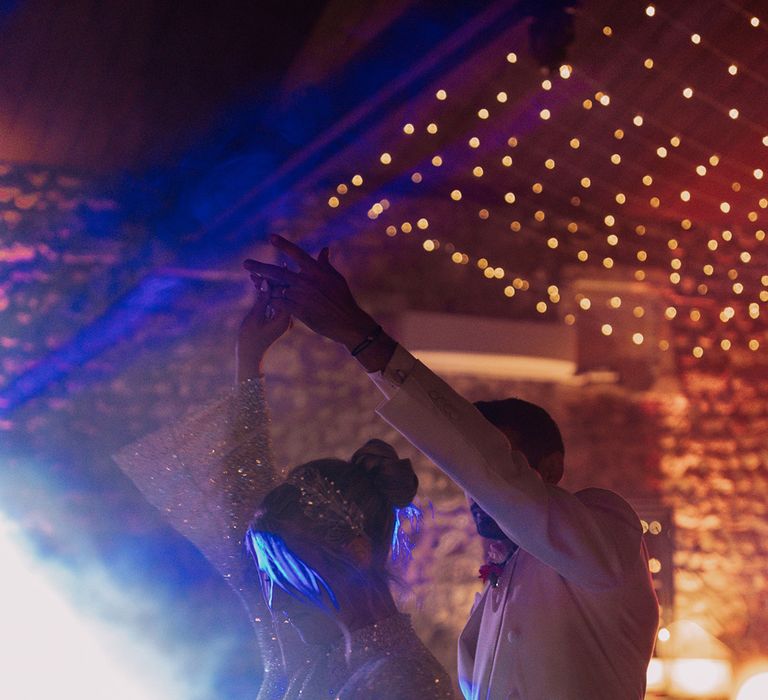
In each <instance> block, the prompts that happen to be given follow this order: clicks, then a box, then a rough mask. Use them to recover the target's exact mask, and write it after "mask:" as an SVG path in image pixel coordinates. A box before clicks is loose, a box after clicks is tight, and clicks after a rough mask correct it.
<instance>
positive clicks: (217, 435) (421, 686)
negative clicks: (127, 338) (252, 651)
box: [114, 379, 454, 700]
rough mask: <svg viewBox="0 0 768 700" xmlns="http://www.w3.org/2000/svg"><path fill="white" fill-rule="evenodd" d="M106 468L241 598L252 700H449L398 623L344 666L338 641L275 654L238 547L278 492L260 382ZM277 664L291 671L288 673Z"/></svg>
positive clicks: (442, 676) (407, 629)
mask: <svg viewBox="0 0 768 700" xmlns="http://www.w3.org/2000/svg"><path fill="white" fill-rule="evenodd" d="M114 460H115V462H116V463H117V464H118V466H119V467H120V469H121V470H122V471H123V472H124V473H125V474H126V475H127V476H128V477H129V478H130V479H131V480H132V481H133V483H134V484H135V485H136V487H137V488H138V489H139V491H141V493H142V494H143V495H144V497H145V498H146V499H147V501H149V503H151V504H152V505H153V506H155V507H156V508H157V509H158V510H159V511H160V512H161V513H162V514H163V516H164V517H165V518H166V520H167V521H168V522H169V523H170V524H171V525H172V526H173V527H174V528H175V529H176V530H177V531H178V532H179V533H181V534H182V535H184V536H185V537H186V538H187V539H189V540H190V541H191V542H192V543H193V544H194V545H195V546H196V547H197V548H198V549H199V550H200V551H201V552H202V553H203V555H205V557H206V558H207V559H208V560H209V561H210V562H211V564H212V565H213V566H214V567H215V568H216V569H217V570H218V571H219V573H220V574H221V575H222V576H223V577H224V578H225V579H226V580H227V582H228V583H229V584H230V585H231V587H232V588H233V589H234V591H235V592H236V593H237V595H238V596H239V597H240V600H241V601H242V603H243V605H244V607H245V609H246V610H247V612H248V615H249V619H250V620H251V622H252V623H253V629H254V632H255V634H256V637H257V641H258V644H259V648H260V652H261V656H262V659H263V663H264V671H265V673H264V680H263V683H262V686H261V689H260V691H259V693H258V700H277V699H280V700H294V699H298V698H302V699H309V700H315V699H317V700H325V699H326V698H340V700H353V699H355V700H356V699H358V698H360V699H361V700H362V699H366V700H367V699H370V700H412V699H413V700H416V699H421V698H425V699H427V700H431V699H433V698H434V699H435V700H443V699H444V698H452V697H454V696H453V693H452V691H451V682H450V679H449V678H448V676H447V674H446V673H445V671H444V670H443V668H442V667H441V666H440V665H439V663H438V662H437V660H436V659H435V658H434V657H433V656H432V654H431V653H430V652H429V650H428V649H427V648H426V647H425V646H424V645H423V644H422V642H421V641H420V640H419V638H418V637H417V636H416V634H415V633H414V631H413V629H412V628H411V625H410V621H409V619H408V616H406V615H400V614H398V615H395V616H393V617H391V618H388V619H386V620H382V621H379V622H378V623H376V624H375V625H370V626H369V627H365V628H362V629H359V630H355V631H353V632H352V653H351V655H350V656H349V657H348V658H347V656H346V655H345V653H344V643H343V641H340V642H339V643H338V644H337V645H334V646H332V647H329V648H324V647H323V648H321V647H310V646H308V645H304V644H302V643H300V642H297V641H296V638H295V636H294V635H289V639H284V638H283V637H284V635H281V640H280V641H281V642H282V644H278V638H277V635H276V633H275V630H274V628H273V625H272V621H271V616H270V614H269V610H268V609H267V608H266V605H265V603H264V600H263V598H262V596H261V593H260V591H259V590H258V583H257V579H256V577H255V570H254V565H253V562H252V561H251V560H250V558H249V557H248V556H247V555H246V553H245V551H244V546H243V536H244V534H245V531H246V529H247V527H248V524H249V522H250V520H251V517H252V515H253V513H254V511H255V509H256V507H257V506H258V504H259V502H260V501H261V499H262V498H263V496H264V494H266V493H267V491H269V490H270V489H271V488H272V487H273V486H274V485H275V484H276V482H277V476H276V473H275V469H274V466H273V462H272V458H271V448H270V441H269V414H268V409H267V404H266V398H265V393H264V386H263V383H262V381H261V380H258V379H249V380H246V381H244V382H242V383H241V384H240V385H239V386H237V387H235V388H233V389H232V390H230V391H229V392H227V393H226V394H224V395H223V396H222V397H220V398H219V399H216V400H213V401H211V402H209V403H208V404H206V405H205V406H203V407H201V408H197V409H195V410H193V411H191V412H190V413H189V414H188V415H187V416H186V417H185V418H184V419H182V420H181V421H179V422H177V423H174V424H172V425H169V426H166V427H163V428H161V429H160V430H158V431H156V432H154V433H152V434H150V435H148V436H146V437H144V438H142V439H141V440H139V441H138V442H136V443H133V444H131V445H129V446H127V447H125V448H123V449H122V450H121V451H120V452H118V453H117V454H116V455H114ZM286 644H289V645H290V648H286ZM283 659H290V660H291V661H292V663H291V666H292V667H293V668H290V669H288V670H287V672H286V669H285V668H284V665H283V661H282V660H283Z"/></svg>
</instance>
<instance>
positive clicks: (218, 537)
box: [113, 280, 290, 697]
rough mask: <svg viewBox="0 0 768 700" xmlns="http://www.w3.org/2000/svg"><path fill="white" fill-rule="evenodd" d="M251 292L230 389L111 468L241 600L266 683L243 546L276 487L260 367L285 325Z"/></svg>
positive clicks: (265, 293)
mask: <svg viewBox="0 0 768 700" xmlns="http://www.w3.org/2000/svg"><path fill="white" fill-rule="evenodd" d="M254 282H257V293H256V301H255V303H254V306H253V308H252V309H251V311H250V312H249V313H248V315H247V316H246V317H245V319H244V320H243V322H242V324H241V327H240V332H239V335H238V343H237V376H236V382H235V386H234V387H232V388H229V389H227V390H225V391H223V392H222V393H221V395H220V396H218V397H216V398H214V399H212V400H211V401H209V402H208V403H206V404H204V405H203V406H195V407H193V408H192V409H191V410H190V411H189V412H188V413H187V415H186V416H185V417H184V418H182V419H181V420H179V421H178V422H175V423H173V424H171V425H167V426H164V427H162V428H160V429H159V430H157V431H156V432H154V433H152V434H150V435H147V436H145V437H143V438H142V439H140V440H138V441H137V442H135V443H133V444H130V445H128V446H127V447H124V448H123V449H122V450H120V451H119V452H118V453H117V454H115V455H114V456H113V458H114V460H115V462H116V463H117V464H118V466H119V467H120V469H121V470H122V471H123V472H124V473H125V474H126V475H127V476H128V477H129V478H130V479H131V481H133V483H134V484H135V485H136V487H137V488H138V489H139V491H141V493H142V494H143V496H144V497H145V498H146V499H147V501H148V502H149V503H151V504H152V505H153V506H155V507H156V508H157V509H158V510H159V511H160V512H161V513H162V515H163V517H164V518H165V519H166V520H167V521H168V522H169V523H170V524H171V525H172V526H173V527H174V528H175V529H176V530H177V531H178V532H179V533H181V534H182V535H184V537H186V538H187V539H188V540H190V541H191V542H192V543H193V544H194V545H195V546H196V547H197V548H198V549H199V550H200V552H201V553H202V554H203V555H204V556H205V557H206V558H207V559H208V560H209V561H210V562H211V564H212V565H213V566H214V567H215V568H216V569H217V570H218V571H219V573H220V574H221V575H222V576H223V577H224V578H225V579H226V580H227V581H228V582H229V584H230V585H231V586H232V588H233V589H234V590H235V591H236V592H237V594H238V595H239V597H240V599H241V600H242V602H243V604H244V605H245V608H246V609H247V611H248V614H249V617H250V619H251V622H252V623H254V629H255V631H256V634H257V637H258V639H259V642H260V646H261V647H262V652H263V654H264V663H265V666H266V669H265V670H266V671H267V675H269V673H270V671H277V669H276V668H274V667H275V665H276V658H275V656H276V652H275V645H274V644H271V643H269V642H270V641H274V634H273V632H272V625H271V620H270V617H269V611H268V610H267V608H266V604H265V602H264V600H263V598H262V597H261V593H260V590H259V583H258V576H257V575H256V572H255V567H254V563H253V561H252V560H251V558H250V556H249V555H248V554H247V553H246V552H245V548H244V545H243V538H244V536H245V533H246V530H247V529H248V525H249V523H250V521H251V519H252V518H253V514H254V511H255V510H256V508H257V506H258V505H259V503H260V501H261V499H262V497H263V496H264V494H265V493H266V492H267V491H269V490H270V489H271V488H272V487H273V486H274V484H275V478H276V477H275V468H274V465H273V463H272V454H271V446H270V438H269V411H268V408H267V403H266V398H265V391H264V380H263V375H262V371H261V363H262V359H263V356H264V353H265V352H266V351H267V349H268V348H269V347H270V345H272V343H273V342H274V341H275V340H276V339H277V338H279V337H280V336H281V335H282V334H283V333H284V332H285V331H286V330H287V328H288V326H289V324H290V318H289V316H288V314H287V313H285V312H284V311H283V310H282V309H281V304H280V300H279V299H270V290H269V288H268V286H266V283H264V286H260V285H258V282H259V280H254ZM262 691H265V688H263V689H262ZM262 696H264V697H267V696H266V695H264V692H262V694H261V695H260V697H262Z"/></svg>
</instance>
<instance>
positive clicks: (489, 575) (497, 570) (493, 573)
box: [478, 562, 506, 588]
mask: <svg viewBox="0 0 768 700" xmlns="http://www.w3.org/2000/svg"><path fill="white" fill-rule="evenodd" d="M505 563H506V562H505ZM479 573H480V575H479V576H478V578H479V579H481V580H482V582H483V583H485V582H486V581H490V583H491V585H492V586H493V587H494V588H495V587H496V586H498V585H499V578H500V577H501V575H502V574H503V573H504V564H483V565H482V566H481V567H480V571H479Z"/></svg>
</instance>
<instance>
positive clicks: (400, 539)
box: [392, 503, 431, 563]
mask: <svg viewBox="0 0 768 700" xmlns="http://www.w3.org/2000/svg"><path fill="white" fill-rule="evenodd" d="M430 505H431V504H430ZM423 520H424V512H423V511H422V510H421V508H419V507H418V506H417V505H416V504H415V503H409V504H408V505H407V506H405V507H404V508H395V528H394V530H393V531H392V561H398V560H399V561H400V562H401V563H407V562H408V561H410V560H411V558H412V557H413V548H414V546H415V545H416V543H415V542H414V539H413V538H414V537H415V536H416V535H417V534H418V533H419V531H420V530H421V523H422V521H423ZM405 522H407V523H408V525H409V531H408V532H406V531H405V529H404V528H403V525H404V523H405Z"/></svg>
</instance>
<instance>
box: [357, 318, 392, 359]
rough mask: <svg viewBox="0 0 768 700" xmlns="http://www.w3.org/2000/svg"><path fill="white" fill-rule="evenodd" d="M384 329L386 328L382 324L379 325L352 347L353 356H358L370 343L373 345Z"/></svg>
mask: <svg viewBox="0 0 768 700" xmlns="http://www.w3.org/2000/svg"><path fill="white" fill-rule="evenodd" d="M383 330H384V329H383V328H382V327H381V326H378V325H377V326H376V328H374V329H373V330H372V331H371V332H370V333H369V334H368V335H367V336H365V338H364V339H363V340H362V341H361V342H360V343H358V344H357V345H355V347H354V348H352V350H351V353H352V357H357V356H358V355H359V354H360V353H361V352H362V351H363V350H365V349H366V348H367V347H368V346H369V345H372V344H373V342H374V341H375V340H376V339H377V338H378V337H379V336H380V335H381V333H382V331H383Z"/></svg>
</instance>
